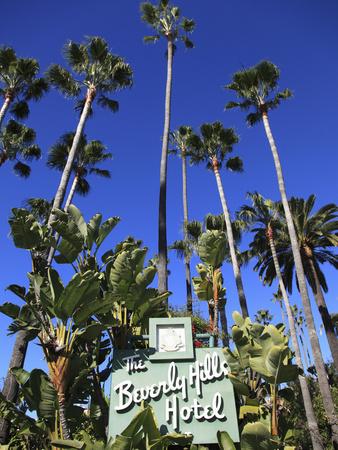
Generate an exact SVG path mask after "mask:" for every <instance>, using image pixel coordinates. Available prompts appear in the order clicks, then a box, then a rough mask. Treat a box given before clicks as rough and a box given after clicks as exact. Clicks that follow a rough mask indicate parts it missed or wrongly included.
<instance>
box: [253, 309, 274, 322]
mask: <svg viewBox="0 0 338 450" xmlns="http://www.w3.org/2000/svg"><path fill="white" fill-rule="evenodd" d="M272 319H273V316H272V315H271V314H270V311H269V310H268V309H259V310H258V311H257V313H256V314H255V322H258V323H260V324H261V325H269V323H270V322H271V321H272Z"/></svg>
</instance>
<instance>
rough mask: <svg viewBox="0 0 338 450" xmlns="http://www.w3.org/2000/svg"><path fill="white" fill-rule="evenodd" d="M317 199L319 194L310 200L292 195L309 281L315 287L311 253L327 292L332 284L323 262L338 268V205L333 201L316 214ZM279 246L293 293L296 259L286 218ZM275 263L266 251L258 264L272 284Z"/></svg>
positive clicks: (286, 276)
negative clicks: (326, 275) (309, 259)
mask: <svg viewBox="0 0 338 450" xmlns="http://www.w3.org/2000/svg"><path fill="white" fill-rule="evenodd" d="M315 200H316V197H315V196H314V195H310V196H309V198H308V199H307V200H305V199H302V198H295V197H292V198H291V199H290V201H289V205H290V209H291V213H292V217H293V221H294V224H295V228H296V232H297V237H298V242H299V247H300V252H301V256H302V260H303V264H304V269H305V275H306V277H307V280H308V282H309V284H310V286H311V288H312V289H314V290H315V281H314V279H313V273H312V271H311V270H308V263H307V257H308V256H310V257H311V258H312V259H313V262H314V265H315V268H316V273H317V275H318V279H319V282H320V285H321V287H322V289H323V290H324V292H327V291H328V286H327V282H326V279H325V275H324V273H323V271H322V270H321V268H320V264H323V263H325V262H327V263H329V264H331V265H332V266H333V267H335V268H336V269H337V268H338V256H337V254H336V252H335V251H334V250H332V247H334V246H337V244H338V207H337V205H335V204H333V203H330V204H327V205H324V206H323V207H322V208H320V209H319V210H318V211H317V212H315V213H312V211H313V208H314V205H315ZM279 210H280V214H281V217H282V208H281V206H280V205H279ZM276 248H277V253H278V259H279V261H280V265H281V267H282V268H283V274H284V278H285V284H286V287H287V288H288V290H289V292H292V284H293V273H294V261H293V257H292V250H291V246H290V240H289V236H288V233H287V229H286V225H285V219H283V217H282V220H281V221H280V225H279V229H278V230H277V235H276ZM271 265H272V261H271V259H270V258H265V257H264V254H263V253H262V258H260V261H259V264H258V267H260V275H262V276H264V278H265V281H266V282H267V283H269V284H271V283H272V280H273V277H274V271H273V270H272V267H271Z"/></svg>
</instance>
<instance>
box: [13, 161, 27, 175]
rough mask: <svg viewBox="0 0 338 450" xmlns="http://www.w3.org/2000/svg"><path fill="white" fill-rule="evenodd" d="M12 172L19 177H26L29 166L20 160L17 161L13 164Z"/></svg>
mask: <svg viewBox="0 0 338 450" xmlns="http://www.w3.org/2000/svg"><path fill="white" fill-rule="evenodd" d="M13 170H14V173H15V174H16V175H18V176H19V177H21V178H28V177H29V175H30V173H31V168H30V167H29V166H28V165H27V164H24V163H23V162H21V161H17V162H16V163H15V164H14V166H13Z"/></svg>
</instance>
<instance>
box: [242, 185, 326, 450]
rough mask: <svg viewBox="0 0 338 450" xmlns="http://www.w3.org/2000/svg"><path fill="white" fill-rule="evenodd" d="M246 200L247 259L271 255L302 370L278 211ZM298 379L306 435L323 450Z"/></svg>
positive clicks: (258, 201)
mask: <svg viewBox="0 0 338 450" xmlns="http://www.w3.org/2000/svg"><path fill="white" fill-rule="evenodd" d="M248 197H249V198H250V199H251V201H252V206H248V205H244V206H242V207H241V209H240V211H239V212H238V213H237V216H238V219H239V220H241V221H242V223H243V225H244V226H245V227H247V228H249V229H250V230H251V231H252V232H253V233H255V235H254V239H253V241H252V242H251V244H250V251H249V252H248V253H249V255H250V256H252V257H256V258H258V259H259V260H260V259H261V258H262V255H263V254H264V255H265V254H267V253H268V252H269V256H270V255H271V260H272V261H273V267H274V270H275V273H276V274H277V278H278V282H279V289H280V292H281V294H282V298H283V301H284V304H285V309H286V314H287V317H288V322H289V329H290V335H291V341H292V346H293V349H294V352H295V357H296V363H297V365H298V367H300V368H301V369H303V363H302V357H301V352H300V348H299V344H298V339H297V335H298V333H297V330H296V324H295V318H294V315H293V311H292V308H291V305H290V301H289V297H288V295H287V292H286V288H285V284H284V279H283V276H282V272H281V268H280V265H279V260H278V257H277V252H276V245H275V230H276V229H277V230H278V228H279V226H280V224H279V221H278V215H277V208H276V205H275V204H274V202H273V201H271V200H268V199H264V198H263V197H262V196H261V195H260V194H258V193H257V192H255V193H249V194H248ZM258 264H259V262H258ZM298 379H299V384H300V388H301V392H302V396H303V401H304V408H305V412H306V418H307V422H308V426H309V432H310V434H311V440H312V444H313V448H314V449H323V443H322V439H321V436H320V433H319V428H318V423H317V420H316V416H315V414H314V410H313V406H312V400H311V396H310V392H309V388H308V385H307V382H306V379H305V377H304V376H302V375H299V377H298Z"/></svg>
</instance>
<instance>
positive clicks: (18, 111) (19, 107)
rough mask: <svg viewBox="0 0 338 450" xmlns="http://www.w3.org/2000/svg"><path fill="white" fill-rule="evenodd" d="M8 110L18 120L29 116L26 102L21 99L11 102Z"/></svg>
mask: <svg viewBox="0 0 338 450" xmlns="http://www.w3.org/2000/svg"><path fill="white" fill-rule="evenodd" d="M10 112H11V113H12V114H13V115H14V116H15V117H16V118H17V119H19V120H20V119H26V118H27V117H28V116H29V107H28V103H27V102H25V101H23V100H22V101H18V102H15V103H13V105H12V107H11V109H10Z"/></svg>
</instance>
